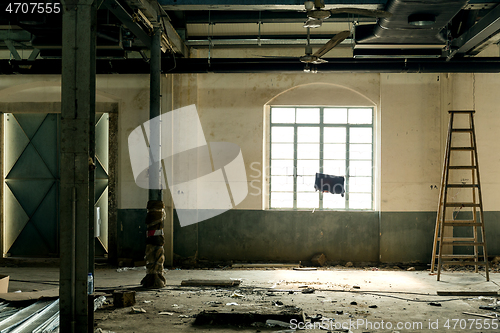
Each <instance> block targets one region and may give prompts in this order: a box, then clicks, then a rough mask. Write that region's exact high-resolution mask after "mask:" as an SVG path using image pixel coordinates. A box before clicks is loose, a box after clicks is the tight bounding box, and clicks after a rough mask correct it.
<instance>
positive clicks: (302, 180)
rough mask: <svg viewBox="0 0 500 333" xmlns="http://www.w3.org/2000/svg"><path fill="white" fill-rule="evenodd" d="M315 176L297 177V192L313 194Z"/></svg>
mask: <svg viewBox="0 0 500 333" xmlns="http://www.w3.org/2000/svg"><path fill="white" fill-rule="evenodd" d="M315 180H316V176H302V177H300V176H299V177H297V192H315V189H314V181H315Z"/></svg>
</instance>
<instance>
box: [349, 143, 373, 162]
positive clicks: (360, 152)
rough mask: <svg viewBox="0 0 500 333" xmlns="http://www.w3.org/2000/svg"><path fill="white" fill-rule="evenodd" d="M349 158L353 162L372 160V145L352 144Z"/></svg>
mask: <svg viewBox="0 0 500 333" xmlns="http://www.w3.org/2000/svg"><path fill="white" fill-rule="evenodd" d="M349 158H350V159H352V160H371V159H372V145H371V144H368V145H367V144H351V145H349Z"/></svg>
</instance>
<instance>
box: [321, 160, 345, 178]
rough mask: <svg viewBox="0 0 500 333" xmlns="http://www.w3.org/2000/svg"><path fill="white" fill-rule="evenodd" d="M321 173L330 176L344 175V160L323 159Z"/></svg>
mask: <svg viewBox="0 0 500 333" xmlns="http://www.w3.org/2000/svg"><path fill="white" fill-rule="evenodd" d="M323 173H326V174H327V175H332V176H344V175H345V161H343V160H338V161H328V160H325V161H323Z"/></svg>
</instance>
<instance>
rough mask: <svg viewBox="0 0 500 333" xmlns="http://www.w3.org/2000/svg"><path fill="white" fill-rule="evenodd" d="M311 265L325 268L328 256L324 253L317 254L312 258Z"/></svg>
mask: <svg viewBox="0 0 500 333" xmlns="http://www.w3.org/2000/svg"><path fill="white" fill-rule="evenodd" d="M311 263H312V264H313V266H320V267H323V266H324V265H325V263H326V256H325V254H324V253H318V254H315V255H314V256H313V257H312V258H311Z"/></svg>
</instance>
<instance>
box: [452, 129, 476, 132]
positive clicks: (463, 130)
mask: <svg viewBox="0 0 500 333" xmlns="http://www.w3.org/2000/svg"><path fill="white" fill-rule="evenodd" d="M451 131H452V132H464V133H472V128H454V129H452V130H451Z"/></svg>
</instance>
